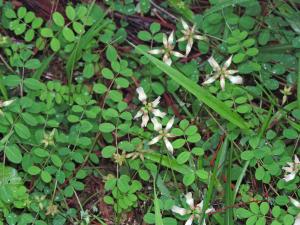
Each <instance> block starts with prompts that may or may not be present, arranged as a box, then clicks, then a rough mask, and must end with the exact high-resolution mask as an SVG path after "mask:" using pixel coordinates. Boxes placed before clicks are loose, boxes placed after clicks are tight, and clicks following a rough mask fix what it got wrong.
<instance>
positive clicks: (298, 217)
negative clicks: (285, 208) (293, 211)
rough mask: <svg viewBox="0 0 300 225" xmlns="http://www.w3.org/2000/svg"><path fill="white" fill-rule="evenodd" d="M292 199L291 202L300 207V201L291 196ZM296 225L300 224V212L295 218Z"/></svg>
mask: <svg viewBox="0 0 300 225" xmlns="http://www.w3.org/2000/svg"><path fill="white" fill-rule="evenodd" d="M290 201H291V203H292V204H293V205H294V206H295V207H297V208H298V209H300V202H299V201H297V200H296V199H294V198H292V197H290ZM294 225H300V213H298V215H297V216H296V219H295V222H294Z"/></svg>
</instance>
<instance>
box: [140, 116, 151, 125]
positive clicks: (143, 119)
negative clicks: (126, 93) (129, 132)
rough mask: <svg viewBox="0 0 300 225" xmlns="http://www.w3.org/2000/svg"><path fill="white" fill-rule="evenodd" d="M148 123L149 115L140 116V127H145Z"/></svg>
mask: <svg viewBox="0 0 300 225" xmlns="http://www.w3.org/2000/svg"><path fill="white" fill-rule="evenodd" d="M148 121H149V115H148V113H144V115H143V116H142V124H141V127H146V126H147V124H148Z"/></svg>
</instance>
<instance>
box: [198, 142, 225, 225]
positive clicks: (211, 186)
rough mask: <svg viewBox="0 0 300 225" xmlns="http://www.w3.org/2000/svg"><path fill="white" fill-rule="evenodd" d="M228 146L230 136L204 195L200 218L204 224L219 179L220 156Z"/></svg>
mask: <svg viewBox="0 0 300 225" xmlns="http://www.w3.org/2000/svg"><path fill="white" fill-rule="evenodd" d="M227 148H228V138H227V137H226V138H225V140H224V142H223V144H222V147H221V149H220V151H219V153H218V155H217V159H216V161H215V165H214V168H213V172H212V174H211V175H210V178H209V181H208V189H207V192H206V194H205V196H204V203H203V208H202V213H201V218H200V220H199V221H200V223H199V224H201V225H202V224H204V223H203V222H204V220H205V217H206V214H205V211H206V210H207V209H208V207H209V204H210V202H211V200H212V197H213V193H214V190H215V184H216V180H217V173H218V170H219V165H220V164H219V162H220V158H221V155H222V154H223V152H224V151H227Z"/></svg>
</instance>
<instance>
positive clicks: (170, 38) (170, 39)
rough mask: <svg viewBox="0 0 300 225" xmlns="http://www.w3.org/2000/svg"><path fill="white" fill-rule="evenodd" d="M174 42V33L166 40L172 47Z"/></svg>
mask: <svg viewBox="0 0 300 225" xmlns="http://www.w3.org/2000/svg"><path fill="white" fill-rule="evenodd" d="M173 41H174V31H172V32H171V34H170V36H169V38H168V44H169V45H172V44H173Z"/></svg>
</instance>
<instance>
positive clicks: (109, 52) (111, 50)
mask: <svg viewBox="0 0 300 225" xmlns="http://www.w3.org/2000/svg"><path fill="white" fill-rule="evenodd" d="M106 58H107V59H108V60H109V61H110V62H113V61H117V58H118V53H117V50H116V49H115V47H114V46H112V45H108V47H107V49H106Z"/></svg>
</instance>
